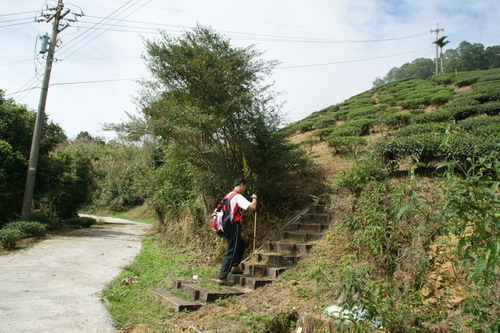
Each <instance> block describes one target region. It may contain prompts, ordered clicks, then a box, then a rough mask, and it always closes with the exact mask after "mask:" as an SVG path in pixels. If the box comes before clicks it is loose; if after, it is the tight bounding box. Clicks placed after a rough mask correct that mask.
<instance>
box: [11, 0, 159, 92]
mask: <svg viewBox="0 0 500 333" xmlns="http://www.w3.org/2000/svg"><path fill="white" fill-rule="evenodd" d="M133 1H134V0H129V1H128V2H127V3H125V4H124V5H122V6H120V7H119V8H118V9H117V10H115V11H114V12H112V13H111V14H109V15H108V17H110V16H111V15H113V14H115V13H116V12H118V11H120V10H121V9H122V8H123V7H124V6H126V5H127V4H129V3H131V2H133ZM139 1H140V0H137V1H136V3H137V2H139ZM148 2H149V1H148ZM145 4H147V3H145ZM127 9H128V8H127ZM134 12H135V11H134ZM127 17H128V16H127ZM96 25H98V24H96ZM87 32H88V31H87ZM85 33H86V32H84V33H82V34H80V35H78V36H77V37H75V38H73V39H72V40H71V41H70V42H72V41H74V40H76V39H78V38H79V37H81V36H83V35H84V34H85ZM99 36H100V35H98V36H97V37H99ZM97 37H95V38H97ZM95 38H94V39H95ZM94 39H92V40H94ZM92 40H91V41H92ZM79 42H81V41H79ZM79 42H77V44H75V45H78V43H79ZM89 42H90V41H89ZM89 42H88V43H89ZM88 43H86V44H88ZM86 44H85V45H86ZM66 45H68V44H66ZM85 45H83V46H85ZM63 46H64V45H63ZM83 46H82V47H83ZM61 48H62V47H61ZM80 48H81V47H80ZM80 48H78V49H77V50H76V51H74V52H73V53H71V54H70V56H71V55H72V54H74V53H75V52H77V51H78V50H79V49H80ZM67 50H69V49H67ZM56 65H57V64H56ZM36 80H37V75H36V74H35V76H33V77H32V78H31V79H30V80H28V82H26V83H25V84H24V85H23V86H22V87H21V88H20V89H19V90H18V93H21V92H24V94H23V95H21V96H19V97H18V99H19V100H22V99H24V98H25V97H26V96H28V95H29V94H30V93H31V91H33V89H32V88H28V89H24V88H25V87H27V86H29V85H31V84H33V83H34V82H35V81H36Z"/></svg>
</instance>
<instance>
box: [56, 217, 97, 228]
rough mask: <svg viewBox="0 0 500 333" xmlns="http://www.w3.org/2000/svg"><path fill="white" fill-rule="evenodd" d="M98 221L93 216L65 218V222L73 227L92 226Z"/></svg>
mask: <svg viewBox="0 0 500 333" xmlns="http://www.w3.org/2000/svg"><path fill="white" fill-rule="evenodd" d="M96 223H97V221H96V219H94V218H91V217H72V218H69V219H65V220H63V224H65V225H67V226H69V227H72V228H90V227H91V226H92V225H94V224H96Z"/></svg>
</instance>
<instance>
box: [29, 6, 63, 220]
mask: <svg viewBox="0 0 500 333" xmlns="http://www.w3.org/2000/svg"><path fill="white" fill-rule="evenodd" d="M63 8H64V4H63V0H58V3H57V7H56V8H55V13H54V14H52V15H50V16H48V17H47V22H50V21H51V20H52V19H54V23H53V24H52V36H51V38H50V46H49V49H48V51H47V61H46V64H45V74H44V77H43V83H42V91H41V92H40V100H39V102H38V112H37V114H36V121H35V128H34V130H33V140H32V143H31V151H30V159H29V166H28V175H27V177H26V186H25V189H24V199H23V206H22V212H21V218H22V219H23V220H25V221H26V220H29V218H30V216H31V205H32V203H33V190H34V188H35V176H36V167H37V164H38V153H39V150H40V138H41V136H42V125H43V122H44V119H45V104H46V102H47V93H48V91H49V81H50V73H51V71H52V62H53V60H54V53H55V49H56V44H57V34H58V33H59V32H60V30H59V28H60V27H59V23H60V21H61V19H62V18H63V17H64V16H65V15H66V14H67V13H68V12H69V11H67V12H66V13H64V14H61V13H62V10H63Z"/></svg>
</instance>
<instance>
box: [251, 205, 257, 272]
mask: <svg viewBox="0 0 500 333" xmlns="http://www.w3.org/2000/svg"><path fill="white" fill-rule="evenodd" d="M256 234H257V210H256V211H255V218H254V222H253V251H252V276H253V275H254V272H255V237H256Z"/></svg>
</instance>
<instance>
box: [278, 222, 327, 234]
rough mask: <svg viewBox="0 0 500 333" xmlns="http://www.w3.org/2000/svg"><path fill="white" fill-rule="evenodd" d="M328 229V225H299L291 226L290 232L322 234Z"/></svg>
mask: <svg viewBox="0 0 500 333" xmlns="http://www.w3.org/2000/svg"><path fill="white" fill-rule="evenodd" d="M327 228H328V225H327V224H308V223H297V224H292V225H290V226H289V229H288V230H290V231H302V232H311V233H321V232H323V231H324V230H326V229H327Z"/></svg>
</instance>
